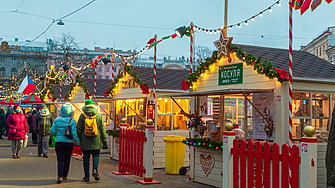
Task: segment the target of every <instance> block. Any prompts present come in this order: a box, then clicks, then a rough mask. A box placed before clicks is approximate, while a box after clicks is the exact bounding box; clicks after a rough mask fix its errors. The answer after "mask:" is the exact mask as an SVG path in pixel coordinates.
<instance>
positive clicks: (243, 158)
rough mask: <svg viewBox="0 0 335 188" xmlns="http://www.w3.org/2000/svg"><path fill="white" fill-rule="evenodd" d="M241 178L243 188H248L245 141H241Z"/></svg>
mask: <svg viewBox="0 0 335 188" xmlns="http://www.w3.org/2000/svg"><path fill="white" fill-rule="evenodd" d="M240 163H241V167H240V178H241V188H246V183H247V177H246V175H247V172H246V166H247V163H246V142H245V140H241V141H240Z"/></svg>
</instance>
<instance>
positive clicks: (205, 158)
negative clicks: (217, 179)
mask: <svg viewBox="0 0 335 188" xmlns="http://www.w3.org/2000/svg"><path fill="white" fill-rule="evenodd" d="M199 162H200V167H201V169H202V171H203V172H204V174H205V176H206V177H207V176H208V174H209V173H210V172H211V170H212V169H213V167H214V163H215V159H214V155H212V154H211V153H209V154H206V153H201V154H200V155H199Z"/></svg>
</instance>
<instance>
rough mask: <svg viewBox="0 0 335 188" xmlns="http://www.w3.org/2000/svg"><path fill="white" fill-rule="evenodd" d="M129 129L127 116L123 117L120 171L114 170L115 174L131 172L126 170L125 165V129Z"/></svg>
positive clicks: (120, 142) (120, 139) (120, 138)
mask: <svg viewBox="0 0 335 188" xmlns="http://www.w3.org/2000/svg"><path fill="white" fill-rule="evenodd" d="M126 129H127V120H126V118H122V119H121V123H120V137H119V144H120V145H119V171H118V172H112V173H113V174H115V175H129V174H130V173H129V172H126V171H125V170H124V169H125V167H124V166H123V165H125V162H126V161H125V159H126V156H125V155H126V151H125V150H126V149H127V148H126V145H125V144H126V142H125V140H126V139H125V138H126V137H125V136H126V135H124V134H123V133H124V132H125V130H126Z"/></svg>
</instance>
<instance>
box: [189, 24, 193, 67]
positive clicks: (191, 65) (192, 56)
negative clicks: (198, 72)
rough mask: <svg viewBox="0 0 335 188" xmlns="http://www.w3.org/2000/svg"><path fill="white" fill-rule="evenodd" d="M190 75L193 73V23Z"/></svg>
mask: <svg viewBox="0 0 335 188" xmlns="http://www.w3.org/2000/svg"><path fill="white" fill-rule="evenodd" d="M190 38H191V46H190V73H191V74H192V73H193V22H191V37H190Z"/></svg>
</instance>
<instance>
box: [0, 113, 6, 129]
mask: <svg viewBox="0 0 335 188" xmlns="http://www.w3.org/2000/svg"><path fill="white" fill-rule="evenodd" d="M5 127H6V114H5V110H4V109H3V108H0V133H1V131H2V129H3V128H5Z"/></svg>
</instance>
